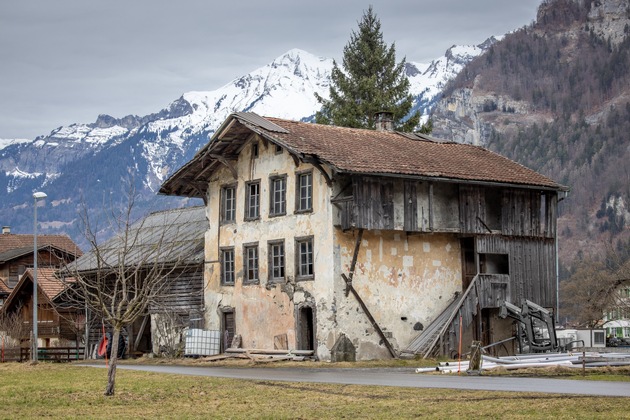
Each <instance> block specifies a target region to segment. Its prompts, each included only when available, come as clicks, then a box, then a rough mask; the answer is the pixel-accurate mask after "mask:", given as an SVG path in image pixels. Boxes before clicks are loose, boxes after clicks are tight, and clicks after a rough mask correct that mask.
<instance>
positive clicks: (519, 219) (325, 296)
mask: <svg viewBox="0 0 630 420" xmlns="http://www.w3.org/2000/svg"><path fill="white" fill-rule="evenodd" d="M388 126H391V124H387V120H386V119H383V120H382V121H381V124H380V125H379V127H378V129H377V130H362V129H351V128H341V127H334V126H325V125H317V124H310V123H302V122H296V121H287V120H282V119H277V118H263V117H260V116H258V115H256V114H253V113H244V112H240V113H235V114H232V115H231V116H230V117H229V118H228V119H227V120H226V121H225V122H224V123H223V124H222V125H221V127H220V128H219V129H218V130H217V131H216V132H215V133H214V135H213V137H212V138H211V140H210V142H209V143H208V144H207V145H206V146H205V147H203V148H202V149H201V150H200V151H199V152H198V153H197V154H196V155H195V156H194V158H193V159H192V160H191V161H189V162H188V163H187V164H185V165H184V166H183V167H182V168H180V169H179V170H177V171H176V172H175V173H174V174H173V175H172V176H171V177H170V178H169V179H168V180H167V181H166V182H165V183H164V184H163V185H162V188H161V190H160V193H162V194H168V195H177V196H188V197H200V198H202V199H203V200H204V202H205V203H206V213H207V218H208V221H209V226H208V229H207V231H206V234H205V289H204V291H205V292H204V293H205V296H204V300H205V309H206V312H205V321H206V322H205V327H206V328H207V329H221V330H222V331H223V332H225V331H227V332H228V333H229V335H231V334H234V333H236V334H238V335H239V336H240V337H241V340H242V346H243V347H247V348H263V349H264V348H267V349H271V348H274V346H276V347H278V348H281V347H283V346H287V347H288V348H290V349H306V350H309V349H310V350H314V352H315V355H316V356H317V357H318V358H319V359H321V360H341V359H348V358H350V359H352V358H355V357H356V358H357V359H373V358H384V357H397V356H399V355H400V354H402V353H409V354H414V353H419V352H424V351H425V350H426V348H425V344H422V345H421V344H418V343H419V342H418V337H420V336H422V335H424V336H426V335H427V334H428V332H430V331H434V332H432V333H431V337H430V338H431V339H430V340H428V342H429V343H430V344H431V345H430V346H429V347H431V348H434V347H437V349H438V351H439V352H442V353H446V354H451V355H452V353H453V351H454V350H456V349H457V345H456V343H457V341H458V340H459V338H460V335H459V331H460V328H459V324H458V322H459V320H460V319H461V320H462V323H463V324H462V326H461V331H462V338H463V341H464V342H465V345H466V346H468V345H469V344H470V341H471V340H472V339H479V340H481V341H482V342H484V343H492V342H496V341H499V340H501V339H502V338H505V337H510V336H513V335H514V334H515V332H516V327H515V326H514V325H513V322H512V321H511V320H509V319H501V318H500V317H499V316H498V314H499V307H500V305H501V303H502V302H503V301H504V300H506V301H508V302H512V303H514V304H516V305H520V303H521V301H523V300H525V299H527V300H530V301H532V302H536V303H537V304H539V305H541V306H542V307H545V308H550V309H551V308H555V307H556V303H557V291H556V287H557V281H556V209H557V203H558V200H559V195H560V194H561V193H562V192H563V191H566V188H565V187H563V186H561V185H559V184H557V183H556V182H554V181H552V180H550V179H549V178H546V177H545V176H543V175H540V174H538V173H536V172H534V171H532V170H529V169H527V168H525V167H523V166H522V165H519V164H517V163H515V162H513V161H511V160H509V159H506V158H504V157H502V156H499V155H497V154H495V153H492V152H490V151H488V150H485V149H483V148H481V147H476V146H472V145H464V144H457V143H452V142H445V141H439V140H436V139H433V138H430V137H428V136H424V135H419V134H409V133H399V132H394V131H390V130H388ZM455 314H460V315H462V316H461V317H459V316H457V317H456V316H454V315H455ZM437 323H439V324H440V325H439V328H436V327H435V326H436V324H437ZM229 341H230V339H229V338H228V343H227V344H228V345H230V342H229ZM424 341H425V342H426V341H427V340H426V339H425V340H424Z"/></svg>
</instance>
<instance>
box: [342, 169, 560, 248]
mask: <svg viewBox="0 0 630 420" xmlns="http://www.w3.org/2000/svg"><path fill="white" fill-rule="evenodd" d="M421 185H422V182H420V181H414V180H404V181H394V180H392V179H389V178H378V177H367V176H365V177H361V176H355V177H353V182H352V187H353V188H352V192H353V194H352V196H350V197H347V201H344V202H342V203H337V204H338V205H339V207H340V208H341V218H340V221H341V227H342V229H344V230H345V229H349V228H351V227H356V228H361V229H368V230H377V229H384V230H387V229H395V228H396V227H395V220H394V219H395V214H394V194H395V186H396V187H398V188H400V189H401V190H402V191H403V198H402V199H403V206H404V209H403V213H404V216H403V221H402V226H403V229H404V230H405V231H406V232H426V231H431V232H451V233H454V232H459V233H464V234H480V235H485V234H489V233H500V234H503V235H506V236H522V237H537V238H555V235H556V214H557V204H558V200H557V194H556V193H555V192H545V193H542V194H541V192H540V191H538V190H527V189H516V188H503V189H498V188H497V187H484V186H479V185H464V184H459V185H458V188H459V193H458V194H457V193H455V194H454V195H452V194H450V193H448V191H447V190H448V189H444V188H442V189H439V191H441V193H440V194H437V193H434V188H433V187H434V186H433V185H432V184H429V187H428V188H423V187H422V186H421ZM440 185H441V186H444V185H447V184H444V183H442V184H439V183H438V184H435V188H438V186H440ZM453 191H456V190H455V189H454V190H453ZM497 192H498V194H497ZM424 194H426V195H428V197H425V196H424ZM486 194H488V197H486ZM420 195H423V196H422V198H423V199H424V200H425V205H426V204H427V202H428V205H429V209H425V211H426V214H418V213H419V212H420V204H419V203H420V198H421V197H420ZM543 196H544V208H543ZM497 197H500V199H499V200H497ZM458 200H459V203H458V204H459V205H458V208H459V214H457V213H455V214H450V213H451V211H452V209H453V208H455V207H450V205H453V206H457V204H456V203H457V201H458ZM487 206H500V209H497V208H493V209H492V211H490V210H489V209H488V208H487ZM449 207H450V208H449ZM541 208H542V211H541ZM443 213H449V214H443ZM490 214H493V215H494V216H490ZM499 214H500V229H499V226H498V225H497V226H496V227H495V226H493V223H492V221H491V220H489V218H493V217H494V218H495V219H496V218H497V217H499V216H498V215H499ZM421 220H425V221H426V222H427V223H424V222H423V223H419V221H421ZM436 220H439V222H436ZM497 223H499V221H498V220H497ZM400 227H401V226H399V227H398V228H399V229H400Z"/></svg>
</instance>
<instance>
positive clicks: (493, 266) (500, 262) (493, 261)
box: [479, 253, 510, 274]
mask: <svg viewBox="0 0 630 420" xmlns="http://www.w3.org/2000/svg"><path fill="white" fill-rule="evenodd" d="M479 272H480V273H483V274H510V258H509V255H508V254H481V253H480V254H479Z"/></svg>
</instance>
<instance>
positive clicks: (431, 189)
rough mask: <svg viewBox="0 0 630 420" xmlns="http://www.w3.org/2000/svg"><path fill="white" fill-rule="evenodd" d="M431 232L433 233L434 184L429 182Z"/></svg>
mask: <svg viewBox="0 0 630 420" xmlns="http://www.w3.org/2000/svg"><path fill="white" fill-rule="evenodd" d="M429 230H430V231H433V182H429Z"/></svg>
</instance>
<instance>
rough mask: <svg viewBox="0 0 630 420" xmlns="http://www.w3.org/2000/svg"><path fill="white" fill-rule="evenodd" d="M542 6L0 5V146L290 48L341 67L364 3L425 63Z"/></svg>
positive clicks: (398, 0) (340, 0) (450, 2)
mask: <svg viewBox="0 0 630 420" xmlns="http://www.w3.org/2000/svg"><path fill="white" fill-rule="evenodd" d="M540 2H541V0H475V1H473V0H371V1H370V0H367V1H359V0H334V1H333V0H319V1H309V2H305V1H299V0H266V1H263V0H244V1H239V0H231V1H216V2H215V1H211V0H178V1H174V0H107V1H96V0H94V1H89V0H54V1H53V0H0V54H1V60H0V138H5V139H6V138H30V139H32V138H35V137H36V136H38V135H41V134H48V133H49V132H50V131H51V130H52V129H54V128H56V127H58V126H60V125H67V124H71V123H74V122H77V123H89V122H93V121H94V120H95V119H96V117H97V115H98V114H110V115H112V116H114V117H123V116H125V115H128V114H137V115H146V114H149V113H151V112H157V111H159V110H160V109H162V108H164V107H166V106H167V105H168V104H169V103H170V102H171V101H173V100H175V99H177V98H178V97H179V96H181V94H182V93H184V92H188V91H191V90H214V89H217V88H219V87H221V86H223V85H225V84H226V83H228V82H230V81H231V80H233V79H235V78H237V77H240V76H242V75H244V74H247V73H248V72H250V71H252V70H254V69H257V68H259V67H261V66H264V65H265V64H267V63H269V62H271V61H272V60H273V59H274V58H276V57H278V56H280V55H282V54H283V53H285V52H286V51H288V50H290V49H292V48H300V49H303V50H306V51H308V52H310V53H312V54H315V55H318V56H322V57H330V58H335V59H337V60H338V61H340V58H341V53H342V50H343V47H344V46H345V45H346V43H347V42H348V40H349V38H350V33H351V31H352V30H354V29H356V28H357V22H358V20H360V18H361V15H362V13H363V11H364V10H366V9H367V7H368V6H369V5H370V4H372V5H373V7H374V11H375V12H376V14H377V16H378V18H379V19H380V21H381V25H382V31H383V35H384V39H385V42H387V43H388V44H391V43H395V44H396V51H397V54H398V56H397V58H398V60H400V59H401V58H402V57H403V56H406V58H407V61H414V62H430V61H431V60H432V59H434V58H437V57H439V56H441V55H443V54H444V51H445V50H446V49H447V48H448V47H450V46H451V45H453V44H464V45H473V44H479V43H481V42H483V41H484V40H485V39H486V38H488V37H489V36H491V35H501V34H504V33H506V32H509V31H512V30H514V29H517V28H520V27H522V26H524V25H527V24H529V23H531V22H532V21H533V20H534V18H535V16H536V9H537V7H538V5H539V4H540Z"/></svg>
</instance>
